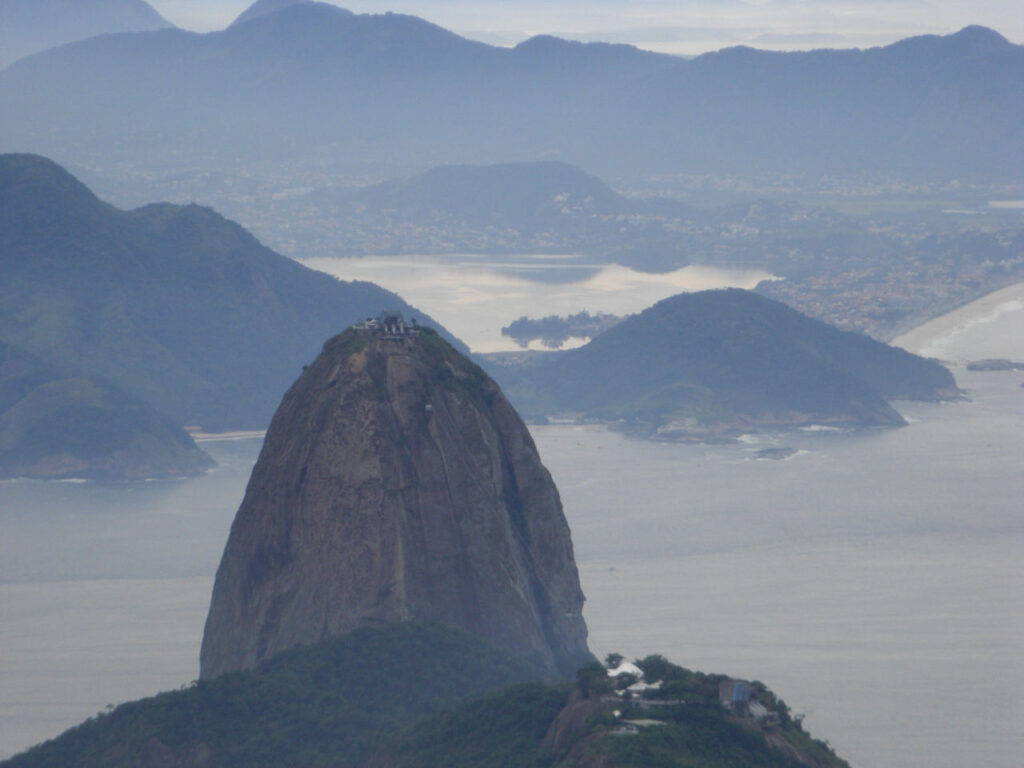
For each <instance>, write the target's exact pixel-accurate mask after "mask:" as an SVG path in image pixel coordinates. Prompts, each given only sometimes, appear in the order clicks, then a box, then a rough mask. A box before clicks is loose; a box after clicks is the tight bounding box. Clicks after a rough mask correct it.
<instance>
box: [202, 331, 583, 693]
mask: <svg viewBox="0 0 1024 768" xmlns="http://www.w3.org/2000/svg"><path fill="white" fill-rule="evenodd" d="M582 608H583V593H582V592H581V590H580V584H579V576H578V574H577V571H576V564H575V561H574V559H573V551H572V541H571V539H570V536H569V526H568V524H567V523H566V520H565V516H564V515H563V513H562V506H561V501H560V500H559V497H558V491H557V489H556V488H555V485H554V483H553V482H552V480H551V476H550V475H549V474H548V472H547V470H546V469H545V468H544V467H543V465H542V464H541V462H540V458H539V457H538V454H537V449H536V447H535V446H534V443H533V440H532V438H531V437H530V434H529V432H528V431H527V430H526V427H525V426H524V425H523V422H522V420H521V419H520V418H519V416H518V415H517V414H516V412H515V411H514V410H513V408H512V406H511V405H509V403H508V401H507V400H506V399H505V397H504V395H503V394H502V393H501V391H500V390H499V388H498V386H497V385H496V384H495V383H494V382H493V381H492V380H491V379H490V378H488V377H487V376H486V374H484V373H483V371H481V370H480V369H479V368H478V367H477V366H476V365H474V364H473V363H472V362H470V361H469V360H468V359H467V358H465V357H464V356H462V355H461V354H459V353H458V352H456V351H455V350H454V349H453V348H452V347H450V346H449V345H448V344H447V343H446V342H445V341H444V340H443V339H441V337H440V336H438V335H437V334H436V333H434V332H433V331H430V330H427V329H420V328H418V327H416V326H407V325H405V324H404V323H402V322H400V321H396V322H393V323H390V324H378V323H376V322H372V323H367V324H366V325H364V326H362V327H357V328H352V329H349V330H348V331H346V332H344V333H343V334H341V335H339V336H337V337H335V338H333V339H331V340H330V341H328V342H327V343H326V344H325V345H324V348H323V352H322V353H321V354H320V356H319V357H318V358H317V360H316V361H315V362H313V363H312V365H310V366H308V368H307V369H306V371H305V372H304V373H303V374H302V375H301V376H300V377H299V379H298V381H296V383H295V384H294V385H293V386H292V388H291V389H290V390H289V391H288V393H287V394H286V395H285V397H284V400H283V401H282V403H281V406H280V408H278V411H277V413H276V414H275V416H274V419H273V421H272V422H271V425H270V430H269V431H268V433H267V437H266V442H265V443H264V446H263V450H262V452H261V454H260V457H259V460H258V461H257V463H256V466H255V468H254V469H253V473H252V478H251V479H250V481H249V486H248V488H247V489H246V494H245V498H244V500H243V501H242V505H241V507H240V508H239V510H238V514H237V515H236V517H235V521H234V523H233V524H232V527H231V534H230V536H229V538H228V543H227V546H226V548H225V551H224V556H223V559H222V560H221V564H220V568H219V569H218V571H217V578H216V583H215V584H214V589H213V598H212V601H211V605H210V613H209V617H208V618H207V622H206V631H205V635H204V637H203V647H202V656H201V662H200V674H201V676H202V677H203V678H212V677H216V676H217V675H219V674H221V673H224V672H228V671H231V670H237V669H244V668H247V667H251V666H253V665H254V664H256V663H257V662H259V661H261V660H263V659H266V658H268V657H270V656H273V655H274V654H276V653H278V652H280V651H283V650H285V649H288V648H290V647H292V646H295V645H309V644H313V643H317V642H319V641H321V640H324V639H326V638H328V637H332V636H339V635H344V634H346V633H348V632H351V631H352V630H354V629H356V628H358V627H360V626H366V625H376V624H380V623H387V622H395V621H408V620H422V621H428V622H436V623H439V624H445V625H451V626H455V627H457V628H460V629H462V630H464V631H467V632H469V633H470V634H471V635H473V636H476V637H479V638H480V639H482V640H484V641H487V642H489V643H491V644H493V645H495V646H496V647H498V648H499V649H501V650H502V651H504V652H506V653H509V654H511V655H512V656H515V657H519V658H523V659H524V660H528V661H531V662H534V663H539V665H540V666H541V667H542V668H546V669H547V670H548V672H549V674H553V675H560V676H569V675H572V674H573V673H574V672H575V671H576V669H577V668H578V667H579V666H580V665H581V664H582V663H584V662H586V661H587V659H588V658H589V653H588V651H587V645H586V635H587V631H586V625H585V624H584V621H583V616H582Z"/></svg>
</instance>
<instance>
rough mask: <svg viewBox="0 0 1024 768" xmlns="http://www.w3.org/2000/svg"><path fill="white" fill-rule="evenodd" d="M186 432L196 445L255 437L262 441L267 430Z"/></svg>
mask: <svg viewBox="0 0 1024 768" xmlns="http://www.w3.org/2000/svg"><path fill="white" fill-rule="evenodd" d="M186 432H188V434H189V437H191V438H192V439H193V440H194V441H195V442H197V443H212V442H215V441H218V440H252V439H254V438H257V437H258V438H259V439H260V440H262V439H263V438H264V437H266V435H267V430H265V429H240V430H236V431H233V432H200V431H196V432H192V431H190V430H186Z"/></svg>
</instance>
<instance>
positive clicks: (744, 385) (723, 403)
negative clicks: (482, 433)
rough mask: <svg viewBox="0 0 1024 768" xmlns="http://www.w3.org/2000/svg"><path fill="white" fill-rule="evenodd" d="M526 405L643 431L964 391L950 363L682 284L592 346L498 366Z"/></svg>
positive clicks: (882, 415)
mask: <svg viewBox="0 0 1024 768" xmlns="http://www.w3.org/2000/svg"><path fill="white" fill-rule="evenodd" d="M492 375H494V376H495V378H497V379H498V381H499V382H500V383H501V384H502V386H503V387H504V389H505V390H506V392H507V393H508V395H509V398H510V399H511V400H512V402H513V403H514V404H515V405H516V407H517V408H519V409H520V411H522V412H523V413H525V414H527V415H529V416H534V417H536V416H541V415H545V414H550V413H556V412H575V413H579V414H582V416H583V418H587V419H597V420H603V421H616V420H623V421H624V422H626V423H629V424H633V425H635V428H636V429H638V430H645V429H646V430H655V429H657V428H659V427H664V426H665V425H667V424H671V423H677V424H686V425H688V427H689V428H690V429H691V430H696V431H699V430H701V429H704V430H711V431H715V430H716V429H723V428H724V429H749V428H755V427H758V426H782V427H784V426H800V425H805V424H812V423H819V424H836V425H846V426H891V425H898V424H902V423H903V420H902V418H901V417H900V416H899V414H898V413H897V412H896V411H895V410H894V409H893V408H892V407H891V406H890V405H889V403H888V402H887V401H888V400H895V399H917V400H937V399H944V398H949V397H955V396H956V395H957V389H956V384H955V382H954V380H953V377H952V376H951V375H950V373H949V372H948V371H947V370H946V369H945V368H943V367H942V365H940V364H939V363H938V362H937V361H934V360H925V359H923V358H921V357H918V356H916V355H912V354H910V353H908V352H906V351H904V350H901V349H897V348H894V347H889V346H887V345H885V344H882V343H880V342H877V341H874V340H872V339H870V338H868V337H866V336H862V335H859V334H855V333H851V332H845V331H840V330H838V329H836V328H834V327H832V326H829V325H827V324H825V323H822V322H820V321H818V320H813V319H811V318H809V317H807V316H805V315H802V314H800V313H799V312H796V311H795V310H793V309H790V308H789V307H787V306H785V305H784V304H781V303H780V302H776V301H773V300H771V299H768V298H765V297H763V296H760V295H758V294H755V293H753V292H750V291H742V290H739V289H729V290H719V291H703V292H700V293H692V294H680V295H678V296H674V297H671V298H668V299H665V300H664V301H661V302H658V303H657V304H655V305H654V306H652V307H650V308H648V309H646V310H644V311H643V312H641V313H640V314H638V315H635V316H633V317H630V318H627V319H626V320H624V321H622V322H621V323H619V324H618V325H616V326H615V327H613V328H610V329H609V330H607V331H605V332H604V333H602V334H601V335H599V336H598V337H596V338H595V339H594V340H592V341H591V342H590V343H588V344H587V345H585V346H583V347H581V348H579V349H574V350H569V351H567V352H561V353H556V354H551V355H545V356H541V357H538V358H534V362H533V363H532V364H525V365H522V366H498V365H495V366H494V367H493V369H492Z"/></svg>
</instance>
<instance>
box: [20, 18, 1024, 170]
mask: <svg viewBox="0 0 1024 768" xmlns="http://www.w3.org/2000/svg"><path fill="white" fill-rule="evenodd" d="M277 8H278V6H277V5H263V4H259V5H257V6H254V7H253V8H252V9H250V10H251V11H253V14H252V15H250V16H249V17H248V18H247V19H246V20H245V21H244V23H238V24H235V25H232V26H231V27H230V28H228V29H227V30H224V31H222V32H216V33H210V34H207V35H197V34H192V33H185V32H180V31H164V32H157V33H144V34H142V35H115V36H111V37H105V38H103V39H98V40H95V39H94V40H89V41H84V42H81V43H77V44H74V45H72V46H70V47H66V48H62V49H60V50H57V51H50V52H47V53H46V54H45V55H43V56H42V57H41V58H40V57H34V58H33V59H32V60H29V61H22V62H18V63H17V65H15V66H12V67H10V68H8V70H5V71H4V72H2V73H0V99H2V100H3V102H4V103H5V104H7V105H9V108H8V109H6V110H5V111H4V113H3V114H2V115H0V146H3V147H5V148H9V149H18V150H26V149H28V150H33V151H42V152H46V153H51V154H52V153H56V152H59V153H60V155H61V156H62V157H69V158H74V157H86V156H88V157H90V158H92V159H95V158H97V157H98V158H101V159H103V162H104V163H111V162H115V161H117V162H121V161H124V162H130V163H133V164H138V165H140V166H141V167H167V166H173V164H174V163H180V162H181V158H182V155H181V147H188V149H187V150H186V154H187V156H188V157H189V159H190V160H192V161H195V162H202V163H203V164H204V165H206V166H208V167H211V166H216V164H217V163H218V162H223V161H224V160H225V158H228V157H230V158H233V159H249V160H251V161H253V162H255V161H259V162H262V163H265V162H268V161H271V160H272V161H273V162H277V163H282V164H286V163H289V162H295V161H298V160H303V161H306V160H310V159H312V158H316V157H323V156H328V157H331V158H332V159H334V160H335V161H338V162H348V163H354V164H366V165H369V166H375V165H379V164H389V165H391V166H395V167H398V168H403V169H423V168H426V167H430V166H434V165H443V164H465V163H474V164H483V163H501V162H508V161H510V160H540V159H549V160H550V159H554V160H562V161H565V162H569V163H572V164H574V165H578V166H581V167H585V168H588V169H591V170H593V171H594V172H596V173H598V174H600V175H602V176H606V177H623V176H625V177H638V176H644V175H650V174H663V173H668V174H671V173H718V174H729V173H737V172H743V173H759V172H783V173H808V174H813V173H816V174H822V173H827V174H857V173H865V172H877V173H887V174H890V173H895V174H899V175H901V176H906V177H908V178H929V179H931V178H942V179H950V178H960V177H961V176H962V177H964V178H965V179H971V178H985V179H997V180H999V179H1003V180H1006V179H1010V180H1013V179H1016V180H1020V179H1022V178H1024V159H1022V158H1021V153H1020V152H1019V151H1017V150H1018V148H1019V146H1020V145H1021V139H1022V131H1024V129H1022V128H1021V125H1022V123H1024V119H1022V118H1024V94H1022V93H1021V90H1022V89H1020V88H1019V83H1020V82H1021V81H1022V80H1024V47H1022V46H1019V45H1014V44H1011V43H1009V42H1008V41H1006V40H1005V38H1003V37H1001V36H999V35H998V34H996V33H995V32H992V31H991V30H985V29H982V28H977V27H968V28H966V29H964V30H962V31H960V32H958V33H956V34H953V35H948V36H944V37H936V36H925V37H920V38H912V39H909V40H904V41H901V42H899V43H896V44H893V45H890V46H886V47H882V48H872V49H868V50H850V51H829V50H821V51H811V52H807V53H772V52H766V51H757V50H754V49H749V48H732V49H726V50H723V51H720V52H717V53H711V54H705V55H703V56H699V57H697V58H695V59H692V60H684V59H680V58H677V57H672V56H666V55H661V54H655V53H651V52H647V51H642V50H639V49H637V48H634V47H631V46H622V45H609V44H599V43H595V44H582V43H573V42H568V41H564V40H559V39H556V38H552V37H547V36H539V37H535V38H532V39H530V40H527V41H525V42H523V43H521V44H520V45H518V46H516V47H514V48H511V49H505V48H498V47H495V46H490V45H486V44H483V43H479V42H475V41H472V40H468V39H465V38H462V37H459V36H458V35H455V34H453V33H451V32H449V31H447V30H444V29H442V28H441V27H438V26H436V25H434V24H431V23H429V22H427V21H424V20H423V19H419V18H416V17H413V16H404V15H399V14H383V15H358V14H352V13H349V12H347V11H343V10H341V9H339V8H336V7H334V6H330V5H326V4H322V3H307V2H302V3H295V4H288V5H286V6H285V7H283V8H280V9H277ZM274 9H277V10H274ZM257 11H262V12H261V13H260V14H257V13H256V12H257ZM247 13H248V12H247ZM243 16H244V14H243ZM100 104H102V105H103V106H102V108H100V107H99V106H98V105H100ZM242 125H244V126H245V127H246V129H245V131H240V130H238V126H242ZM41 126H46V128H45V129H43V128H41ZM167 135H174V136H176V137H178V138H179V141H178V142H176V148H175V149H174V150H173V154H172V152H171V150H170V148H169V147H168V146H167V142H165V141H164V140H163V139H162V138H160V137H164V136H167Z"/></svg>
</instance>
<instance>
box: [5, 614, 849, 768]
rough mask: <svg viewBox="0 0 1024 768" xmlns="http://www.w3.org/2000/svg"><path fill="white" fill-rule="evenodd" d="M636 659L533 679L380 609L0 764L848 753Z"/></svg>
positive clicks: (774, 766) (480, 764)
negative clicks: (643, 690)
mask: <svg viewBox="0 0 1024 768" xmlns="http://www.w3.org/2000/svg"><path fill="white" fill-rule="evenodd" d="M639 664H640V666H641V668H642V669H643V670H644V672H645V674H646V679H647V680H648V681H649V682H652V683H653V682H656V681H662V682H661V688H660V689H658V690H657V691H654V692H653V697H651V698H638V697H634V698H633V699H632V700H628V699H621V698H618V697H617V696H616V695H614V693H613V688H614V687H615V686H614V684H613V682H612V681H611V680H610V679H609V678H608V676H607V674H606V671H605V670H604V668H603V667H602V666H601V665H600V664H598V663H597V662H593V663H592V664H591V665H589V666H588V667H585V668H584V669H582V670H581V671H580V674H579V675H578V679H577V682H576V684H575V685H573V684H571V683H565V682H546V681H543V680H540V679H539V677H538V672H537V670H536V669H530V668H528V667H524V666H523V665H522V664H521V663H519V662H514V661H512V660H510V659H509V658H507V657H505V656H503V655H502V654H500V653H497V652H496V651H494V650H493V649H491V648H490V647H488V646H486V645H485V644H481V643H480V642H479V640H476V639H471V638H469V637H468V636H466V635H463V634H461V633H460V632H457V631H455V630H451V629H446V628H443V627H439V626H436V625H423V624H409V623H400V624H390V625H386V626H382V627H379V628H373V629H361V630H357V631H356V632H353V633H351V634H349V635H347V636H344V637H342V638H339V639H336V640H330V641H326V642H324V643H321V644H319V645H316V646H309V647H305V648H299V649H295V650H292V651H289V652H286V653H283V654H280V655H278V656H276V657H274V658H273V659H271V660H270V661H268V662H266V663H264V664H261V665H259V666H257V667H256V668H254V669H251V670H248V671H246V672H233V673H228V674H226V675H223V676H221V677H218V678H215V679H212V680H208V681H199V682H197V683H194V684H193V685H192V686H190V687H187V688H183V689H182V690H178V691H171V692H168V693H162V694H159V695H158V696H154V697H152V698H149V699H144V700H141V701H136V702H132V703H129V704H123V705H121V706H119V707H116V708H115V709H113V710H112V711H110V712H108V713H104V714H101V715H98V716H97V717H95V718H92V719H90V720H88V721H86V722H85V723H83V724H81V725H79V726H77V727H76V728H72V729H71V730H69V731H67V732H65V733H64V734H62V735H61V736H59V737H58V738H56V739H54V740H52V741H49V742H46V743H45V744H42V745H40V746H38V747H35V748H33V749H31V750H29V751H27V752H25V753H23V754H21V755H18V756H16V757H14V758H12V759H10V760H8V761H6V762H4V763H3V764H2V765H3V766H4V768H42V767H43V766H45V768H65V767H67V768H70V767H71V766H74V768H93V767H95V768H100V766H102V767H103V768H121V767H122V766H124V767H125V768H128V767H129V766H131V767H132V768H134V767H135V766H140V765H145V766H148V767H153V766H165V765H166V766H175V767H176V768H200V767H202V768H219V767H221V766H224V767H225V768H226V767H228V766H231V767H235V766H238V767H239V768H240V767H241V766H256V765H258V766H261V768H299V767H301V766H325V767H326V766H331V767H332V768H340V767H343V766H344V767H348V766H351V767H353V768H355V767H357V766H366V768H371V766H372V768H427V766H441V765H443V766H445V767H446V768H494V766H504V767H505V768H554V767H556V766H557V767H558V768H570V766H606V767H607V768H612V767H613V766H623V767H625V766H636V767H637V768H647V767H648V766H650V768H654V767H655V766H658V767H664V766H698V765H699V766H703V767H704V768H748V767H749V766H758V767H760V766H763V767H764V768H795V766H797V765H803V766H805V767H807V768H842V767H843V766H845V765H846V764H845V763H844V762H843V761H842V760H840V759H839V758H837V757H836V756H835V755H834V754H833V753H832V752H831V750H829V749H828V748H827V747H825V746H824V745H823V744H822V743H820V742H816V741H814V740H813V739H811V738H810V737H809V736H808V735H807V734H806V733H805V732H804V731H803V730H802V728H801V727H800V725H799V723H798V722H796V721H794V720H793V719H792V718H790V716H789V712H788V710H787V709H786V707H785V704H784V702H782V701H781V700H779V699H777V697H775V695H774V694H772V693H771V691H769V690H768V689H767V688H765V687H764V686H763V685H762V684H760V683H756V682H755V683H752V684H751V686H752V687H753V688H754V690H755V696H756V699H757V700H758V701H760V702H763V703H764V704H765V705H766V707H767V708H768V709H770V710H771V711H772V712H774V713H776V719H775V720H772V724H771V725H768V726H762V725H757V724H756V723H754V722H753V721H751V720H749V719H747V720H744V719H743V718H740V717H734V716H731V715H730V714H729V713H728V712H726V711H725V710H724V709H723V708H722V706H721V705H720V703H719V700H718V684H719V682H721V681H723V680H726V679H727V678H726V677H724V676H722V675H703V674H701V673H697V672H691V671H689V670H685V669H683V668H682V667H678V666H676V665H674V664H671V663H669V662H667V661H666V660H664V659H663V658H661V657H658V656H650V657H647V658H646V659H643V660H640V661H639ZM625 682H629V681H625V680H624V681H623V682H622V683H620V685H619V687H622V686H623V685H624V684H625ZM659 701H660V704H659V703H658V702H659ZM644 702H648V704H647V705H646V706H645V704H644ZM649 702H654V703H653V704H651V703H649ZM616 712H618V714H616ZM633 722H638V723H640V725H639V726H634V725H632V723H633Z"/></svg>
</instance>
